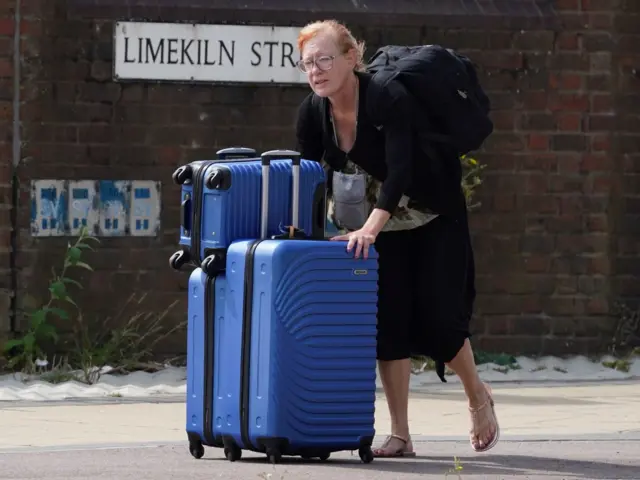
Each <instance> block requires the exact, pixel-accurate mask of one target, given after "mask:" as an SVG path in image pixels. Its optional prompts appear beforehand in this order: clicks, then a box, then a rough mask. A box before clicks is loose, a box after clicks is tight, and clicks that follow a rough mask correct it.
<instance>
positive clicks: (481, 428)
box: [449, 339, 498, 451]
mask: <svg viewBox="0 0 640 480" xmlns="http://www.w3.org/2000/svg"><path fill="white" fill-rule="evenodd" d="M449 367H450V368H451V370H453V371H454V372H456V374H457V375H458V377H460V381H461V382H462V385H463V387H464V391H465V394H466V395H467V399H468V400H469V410H470V412H472V415H471V417H472V418H471V422H472V426H471V431H470V441H471V445H472V447H473V449H474V450H476V451H486V450H488V448H486V447H489V448H491V447H493V444H495V442H497V434H498V421H497V418H496V416H495V413H494V411H493V400H492V398H491V395H490V392H489V391H487V387H486V386H485V385H484V383H482V380H480V376H479V375H478V369H477V367H476V364H475V361H474V359H473V351H472V349H471V343H470V342H469V339H466V340H465V341H464V345H463V346H462V348H461V349H460V351H458V353H457V354H456V356H455V357H454V358H453V359H452V360H451V361H450V362H449Z"/></svg>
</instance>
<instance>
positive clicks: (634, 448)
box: [0, 441, 640, 480]
mask: <svg viewBox="0 0 640 480" xmlns="http://www.w3.org/2000/svg"><path fill="white" fill-rule="evenodd" d="M416 449H417V452H418V456H417V457H416V458H413V459H376V460H374V461H373V462H372V463H370V464H367V465H365V464H362V463H361V462H360V461H359V459H358V457H357V455H354V456H352V455H351V454H350V453H349V452H345V453H340V454H336V455H332V457H331V458H330V459H329V460H328V461H327V462H320V461H304V460H302V459H300V458H290V459H285V460H284V461H283V463H281V464H279V465H275V466H272V465H270V464H268V463H267V462H266V459H265V457H264V456H263V455H258V454H245V455H244V456H243V458H242V459H241V460H240V461H238V462H234V463H231V462H228V461H226V460H224V459H223V458H222V455H221V453H220V452H219V450H217V449H211V450H210V451H209V452H207V456H205V457H204V458H202V459H200V460H195V459H193V458H192V457H191V456H190V455H189V453H188V452H187V451H186V448H185V447H184V446H183V445H165V446H158V447H152V448H141V447H136V448H129V449H122V448H120V449H93V450H84V451H58V452H38V453H35V454H34V453H29V452H16V453H11V454H2V455H0V465H1V468H0V480H9V479H11V480H22V479H24V480H41V479H43V478H46V479H47V480H116V479H117V480H127V479H131V480H141V479H145V480H147V479H153V480H170V479H171V480H174V479H176V480H184V479H189V480H211V479H226V480H248V479H256V480H258V479H263V480H299V479H305V480H327V479H331V480H405V479H407V480H408V479H426V480H432V479H453V480H456V479H459V480H479V479H491V480H514V479H516V480H520V479H522V480H525V479H526V480H534V479H544V480H561V479H562V480H573V479H576V480H577V479H580V480H613V479H616V480H621V479H625V480H626V479H633V480H637V479H638V478H640V458H639V455H638V452H639V451H640V442H586V441H585V442H539V443H536V442H525V443H519V442H503V443H501V444H499V445H498V446H496V447H495V449H494V450H492V451H491V452H489V453H487V454H482V455H479V454H473V453H471V452H470V450H469V448H468V445H466V444H465V443H464V442H420V443H417V444H416ZM454 457H457V458H458V462H459V463H458V464H459V465H460V466H461V467H462V470H461V471H459V472H458V473H459V476H458V475H456V474H455V471H454V468H455V465H456V463H455V461H454Z"/></svg>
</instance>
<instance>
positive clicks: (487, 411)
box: [469, 385, 500, 453]
mask: <svg viewBox="0 0 640 480" xmlns="http://www.w3.org/2000/svg"><path fill="white" fill-rule="evenodd" d="M483 387H484V391H483V392H482V393H481V394H479V395H478V396H477V398H476V399H474V400H472V399H470V400H469V412H470V414H471V430H470V432H469V442H470V443H471V448H473V450H475V451H476V452H479V453H481V452H486V451H488V450H490V449H492V448H493V447H494V446H495V445H496V443H498V440H499V439H500V425H498V418H497V417H496V412H495V408H494V403H493V398H492V396H491V389H490V388H489V386H488V385H484V386H483Z"/></svg>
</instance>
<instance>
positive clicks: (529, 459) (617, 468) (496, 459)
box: [208, 454, 640, 480]
mask: <svg viewBox="0 0 640 480" xmlns="http://www.w3.org/2000/svg"><path fill="white" fill-rule="evenodd" d="M208 460H212V461H225V462H226V461H227V460H226V459H221V458H209V459H208ZM458 460H459V464H460V465H461V466H462V470H461V471H460V472H458V473H460V475H461V477H462V478H463V479H464V478H465V476H467V475H491V476H494V475H495V476H496V477H495V478H517V477H519V476H524V477H525V478H530V477H531V476H532V475H541V476H545V477H548V476H550V475H553V474H558V475H566V476H567V478H585V479H589V480H609V479H612V478H616V479H618V480H638V479H639V478H640V461H638V463H637V464H636V465H623V464H618V463H615V458H612V459H611V462H600V461H590V460H565V459H560V458H552V457H544V456H537V457H536V456H528V455H483V456H482V457H481V458H480V457H458ZM242 463H250V464H264V465H269V464H268V463H267V461H266V459H265V458H264V457H262V456H261V457H247V458H243V459H242V460H240V461H238V462H237V464H236V465H238V466H239V465H241V464H242ZM278 466H280V467H284V468H287V467H289V468H291V467H293V468H296V469H297V467H300V468H305V467H306V468H308V467H310V466H313V468H314V470H315V469H319V468H323V467H328V468H335V467H339V468H345V469H357V470H364V471H366V470H372V471H374V472H389V473H398V474H422V475H443V476H444V475H446V474H447V473H449V475H448V478H451V479H455V478H458V477H457V475H456V474H455V473H454V462H453V459H452V458H451V457H450V456H447V457H443V456H428V455H419V456H417V457H415V458H410V459H400V458H397V459H382V458H376V459H375V460H374V461H373V463H371V464H368V465H365V464H363V463H361V462H360V460H359V459H358V456H357V454H354V455H353V460H351V459H349V460H344V459H330V460H328V461H326V462H321V461H318V460H303V459H301V458H299V457H284V458H283V459H282V461H281V462H280V463H279V464H278Z"/></svg>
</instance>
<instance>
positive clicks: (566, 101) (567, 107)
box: [549, 93, 589, 112]
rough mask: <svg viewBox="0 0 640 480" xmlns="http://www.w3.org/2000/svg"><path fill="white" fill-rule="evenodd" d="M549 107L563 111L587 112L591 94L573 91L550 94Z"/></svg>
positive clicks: (552, 109)
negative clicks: (574, 92)
mask: <svg viewBox="0 0 640 480" xmlns="http://www.w3.org/2000/svg"><path fill="white" fill-rule="evenodd" d="M549 109H550V110H551V111H561V112H586V111H587V110H588V109H589V96H588V95H584V94H573V93H558V94H554V95H550V98H549Z"/></svg>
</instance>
